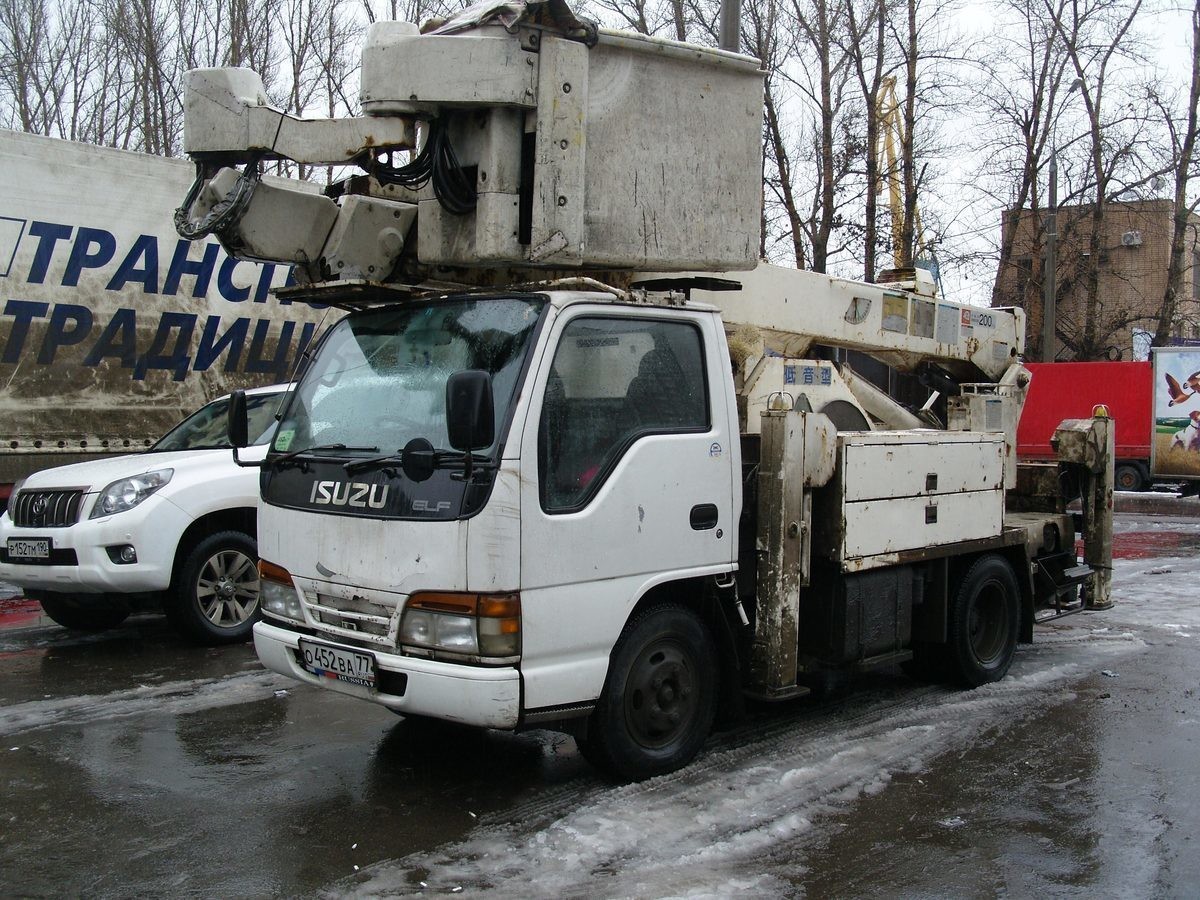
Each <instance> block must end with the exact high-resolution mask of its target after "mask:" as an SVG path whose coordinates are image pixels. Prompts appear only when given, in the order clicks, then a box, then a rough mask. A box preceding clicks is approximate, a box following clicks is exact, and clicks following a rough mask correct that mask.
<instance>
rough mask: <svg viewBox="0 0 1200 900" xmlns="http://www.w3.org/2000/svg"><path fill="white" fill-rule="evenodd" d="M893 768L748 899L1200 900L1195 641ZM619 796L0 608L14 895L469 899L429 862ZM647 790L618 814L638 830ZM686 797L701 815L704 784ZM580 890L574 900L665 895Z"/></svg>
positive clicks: (133, 638) (541, 755)
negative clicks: (1094, 899) (489, 835)
mask: <svg viewBox="0 0 1200 900" xmlns="http://www.w3.org/2000/svg"><path fill="white" fill-rule="evenodd" d="M1126 526H1127V527H1126V528H1125V531H1124V533H1122V534H1119V535H1118V552H1125V553H1126V554H1134V555H1135V556H1136V557H1137V558H1145V559H1147V560H1151V561H1152V560H1153V559H1154V558H1155V556H1156V555H1159V554H1165V555H1174V556H1178V555H1180V554H1190V553H1194V552H1195V551H1196V550H1197V549H1200V525H1198V526H1197V530H1195V531H1186V530H1185V531H1184V532H1182V533H1176V534H1169V535H1162V534H1156V533H1153V532H1151V531H1139V530H1138V526H1137V524H1136V522H1134V524H1132V525H1130V524H1129V523H1128V522H1127V523H1126ZM9 593H10V594H11V593H12V592H11V591H10V592H9ZM1088 615H1094V614H1088ZM1083 619H1084V617H1082V616H1080V617H1072V618H1070V619H1064V620H1062V622H1061V623H1054V624H1052V625H1050V626H1048V627H1047V630H1048V631H1049V633H1050V634H1051V635H1053V636H1055V637H1056V638H1057V639H1059V640H1060V641H1062V642H1065V644H1069V643H1070V641H1071V640H1076V639H1079V640H1083V639H1084V637H1086V634H1087V633H1088V632H1089V629H1091V628H1094V626H1095V624H1096V623H1095V622H1094V621H1093V622H1091V623H1085V624H1083V625H1081V624H1079V623H1081V622H1082V621H1083ZM1081 635H1082V636H1083V637H1080V636H1081ZM1037 648H1038V645H1037V644H1036V643H1035V645H1034V649H1033V650H1032V651H1030V652H1031V653H1032V654H1033V655H1031V656H1029V657H1027V659H1029V660H1033V661H1035V662H1036V653H1038V652H1040V651H1038V649H1037ZM1055 652H1063V653H1064V655H1068V654H1069V648H1068V649H1067V650H1065V651H1055ZM1047 666H1048V667H1050V666H1049V664H1047ZM1027 668H1028V666H1027ZM1034 668H1036V666H1034ZM1050 668H1052V667H1050ZM921 690H922V688H921V686H919V685H917V684H916V683H914V682H909V681H908V680H907V679H905V678H904V677H903V676H902V675H899V674H898V673H896V674H885V675H883V676H877V677H874V678H872V679H869V680H867V681H866V682H865V683H864V684H856V685H854V686H852V687H851V688H850V691H851V695H852V696H853V697H858V698H859V700H858V701H855V702H860V703H862V704H864V705H867V706H869V705H870V704H871V703H874V702H876V701H875V699H874V698H875V697H876V696H879V697H883V698H885V699H883V700H880V701H879V702H880V703H887V702H895V698H896V697H900V698H905V697H914V698H917V699H916V701H914V702H917V701H919V698H920V691H921ZM864 698H865V699H864ZM843 702H845V700H844V698H828V699H824V700H815V701H812V702H809V703H806V704H800V705H797V704H792V705H791V706H790V707H788V708H783V709H780V708H770V709H757V710H753V711H752V714H751V716H750V719H749V721H748V722H747V723H745V724H743V725H741V726H739V730H735V731H734V732H733V734H732V735H730V734H725V735H722V736H720V737H719V738H718V739H717V741H718V744H719V745H720V746H721V747H726V746H737V745H738V743H739V742H742V741H746V740H748V741H754V740H757V739H761V737H762V735H764V734H766V733H774V732H777V731H779V730H780V729H786V728H790V727H792V726H791V724H790V723H791V721H792V720H793V719H794V718H795V717H799V719H800V721H805V720H806V718H807V721H809V723H810V724H811V723H814V722H817V723H819V722H824V723H825V725H823V726H822V727H825V728H827V729H828V730H830V731H831V732H836V730H837V728H838V715H839V713H838V710H839V707H838V706H837V704H839V703H843ZM813 727H815V726H813ZM890 727H893V726H891V725H889V724H888V723H887V721H886V720H882V724H881V725H880V729H881V730H880V733H879V734H878V735H875V736H872V735H871V734H869V733H868V734H867V735H866V736H865V737H864V738H863V740H862V743H863V745H864V747H867V748H869V746H870V744H871V742H872V741H873V740H876V739H878V740H881V741H882V740H884V739H886V737H887V729H888V728H890ZM710 753H712V751H711V750H710ZM733 760H734V762H733V763H731V764H736V763H737V759H736V756H735V757H733ZM892 768H893V771H892V772H891V773H890V774H889V776H888V778H887V779H886V780H885V783H883V784H882V785H881V787H880V789H879V790H871V791H865V792H863V793H862V794H861V795H860V796H856V797H854V798H853V799H851V800H846V799H845V798H840V799H837V800H836V801H834V800H833V799H828V798H826V799H823V800H822V802H821V803H819V804H817V805H816V806H815V808H806V809H805V810H804V812H805V815H808V816H811V819H812V827H811V828H807V829H805V831H804V833H803V837H802V838H797V837H796V836H795V835H789V836H787V837H786V838H781V839H780V841H779V842H778V843H777V844H776V845H775V846H773V847H771V848H770V849H769V850H768V851H767V852H766V853H764V854H763V855H762V858H761V859H758V860H754V859H750V860H744V861H741V862H739V863H738V864H737V866H738V870H739V871H742V870H744V874H745V875H746V876H747V877H748V878H749V879H750V880H749V881H748V882H747V883H748V884H754V883H755V882H754V880H753V878H754V877H755V873H756V872H757V871H759V870H761V871H770V872H771V873H772V874H771V879H770V881H769V882H767V883H768V884H769V885H770V890H769V893H771V894H774V895H783V896H808V897H827V896H828V897H835V896H836V897H877V896H914V897H928V896H937V897H992V896H1000V895H1006V896H1044V895H1052V896H1080V895H1087V896H1127V895H1129V893H1128V892H1129V889H1130V885H1137V886H1144V889H1145V890H1144V891H1142V890H1141V889H1139V890H1138V892H1137V893H1138V894H1139V895H1141V896H1154V897H1196V896H1200V634H1198V635H1196V636H1195V637H1193V636H1192V635H1190V634H1187V633H1184V634H1183V635H1182V636H1179V635H1176V634H1174V633H1171V632H1165V633H1162V634H1156V635H1154V636H1152V637H1151V638H1149V639H1147V640H1146V643H1145V646H1144V647H1143V648H1142V649H1141V650H1139V651H1138V652H1133V653H1128V654H1125V655H1124V656H1122V657H1121V658H1120V671H1119V672H1114V671H1109V670H1100V669H1098V668H1096V667H1091V668H1090V669H1089V670H1087V671H1081V672H1080V673H1078V674H1076V675H1073V676H1072V677H1070V678H1069V679H1068V680H1067V681H1066V682H1064V684H1063V685H1062V686H1061V689H1056V690H1055V691H1053V692H1051V693H1049V694H1047V695H1046V697H1045V700H1044V702H1039V703H1034V704H1031V705H1028V706H1026V707H1023V708H1021V709H1019V710H1018V711H1016V712H1014V711H1013V709H1012V708H1009V707H1001V708H998V709H997V710H996V712H995V713H994V720H993V721H985V722H984V723H983V724H982V725H981V726H979V727H975V728H973V729H971V730H970V731H969V733H966V732H965V733H964V736H963V738H962V739H961V740H955V739H954V737H953V735H951V736H950V737H948V738H946V739H945V746H944V748H943V749H941V750H939V752H937V753H936V754H934V755H933V756H932V758H925V759H921V760H919V761H918V762H916V763H914V764H913V765H912V766H908V767H906V766H900V767H899V770H896V766H894V765H893V766H892ZM693 780H695V779H694V778H693ZM612 790H613V789H612V788H611V787H610V786H609V785H607V784H605V783H604V782H603V781H602V780H600V779H599V778H598V777H596V776H595V775H594V774H593V772H592V771H591V770H590V769H589V767H588V766H587V764H586V763H585V762H583V760H582V759H581V758H580V757H579V755H578V753H577V751H576V749H575V746H574V742H573V741H572V740H571V739H569V738H566V737H563V736H559V735H555V734H551V733H548V732H531V733H528V734H522V735H509V734H502V733H496V732H478V731H472V730H465V729H460V728H455V727H451V726H439V725H436V724H430V723H419V722H410V721H406V720H402V719H400V718H399V717H397V716H395V715H393V714H391V713H389V712H387V711H386V710H383V709H380V708H377V707H374V706H372V705H369V704H365V703H357V702H351V701H347V700H345V699H343V698H340V697H337V696H334V695H329V694H326V693H323V692H320V691H317V690H313V689H310V688H308V687H306V686H302V685H297V684H294V683H291V682H288V681H287V680H285V679H283V678H282V677H278V676H275V675H274V674H272V673H268V672H266V671H264V670H263V669H262V668H261V667H260V666H259V665H258V663H257V660H256V659H255V657H254V653H253V650H252V648H251V647H250V646H249V645H243V646H235V647H225V648H218V649H207V648H197V647H193V646H190V645H188V644H186V643H184V642H182V641H181V640H180V639H179V638H177V637H176V636H175V635H174V634H173V633H172V632H171V631H170V630H169V628H168V627H167V625H166V623H165V621H164V620H163V619H162V618H161V617H157V616H152V615H143V616H139V617H135V618H133V619H131V620H129V621H128V622H127V623H126V624H125V625H123V626H122V627H121V628H119V629H116V630H114V631H112V632H109V633H106V634H103V635H96V636H79V635H75V634H72V633H70V632H67V631H65V630H64V629H62V628H59V627H58V626H56V625H54V624H53V623H51V622H49V621H48V620H46V619H44V618H42V617H41V616H40V614H39V608H38V607H37V605H36V604H34V603H30V602H29V601H24V600H22V599H21V598H20V597H19V596H9V597H5V596H4V594H3V593H0V873H3V874H2V876H0V880H2V881H3V888H0V890H2V891H3V893H4V895H5V896H37V897H40V896H55V897H58V896H96V897H125V896H203V897H260V896H295V895H302V896H303V895H314V894H325V895H334V896H337V895H342V894H345V893H350V892H354V891H360V890H362V888H361V885H362V884H363V883H364V880H365V878H366V876H367V874H368V873H369V872H371V871H378V867H379V866H380V865H384V866H391V868H390V869H389V870H388V871H391V872H392V873H393V875H392V876H391V877H393V879H394V881H393V884H392V886H391V887H389V889H388V891H387V892H391V891H392V890H393V889H394V890H395V891H397V892H402V893H407V892H413V893H441V892H451V891H454V888H456V887H459V885H457V884H455V885H454V886H450V885H449V883H441V884H439V883H436V882H434V883H432V886H430V887H429V888H428V889H426V888H423V887H422V882H423V881H425V880H426V879H429V878H430V877H431V873H430V872H429V864H428V860H429V859H436V858H445V857H447V856H450V857H452V856H453V855H454V853H455V852H456V851H455V849H454V848H455V847H456V846H458V845H459V843H460V842H462V841H464V840H467V839H468V838H470V836H471V835H472V834H473V833H474V832H475V831H476V830H477V829H480V828H482V827H485V826H486V827H496V825H497V823H501V824H504V823H507V824H506V825H505V827H509V828H512V829H516V830H515V831H514V832H513V833H514V834H522V833H524V834H527V833H530V832H533V831H536V830H537V829H538V828H541V827H543V826H544V825H545V822H546V821H547V820H550V819H553V818H554V817H555V816H559V815H569V814H571V812H572V811H573V810H576V811H577V810H578V809H579V808H581V807H583V806H585V805H586V804H589V803H592V802H595V800H596V798H601V797H607V796H608V794H609V793H611V792H612ZM641 796H642V795H641V794H634V795H631V797H630V800H629V802H628V814H629V816H630V817H632V819H634V820H636V819H637V816H638V809H637V803H638V798H639V797H641ZM693 796H694V797H697V798H699V799H697V800H695V801H694V802H695V803H697V804H698V805H699V807H700V809H699V811H698V813H697V814H703V813H705V812H706V810H705V809H704V806H705V802H706V801H705V800H704V792H703V786H702V785H700V786H699V787H694V788H693ZM531 810H533V811H534V812H531ZM707 812H709V813H714V810H712V809H710V810H707ZM714 814H715V813H714ZM646 837H647V840H653V839H654V835H653V834H648V835H647V836H646ZM439 855H440V857H439ZM397 860H401V861H403V860H412V861H413V862H412V863H411V864H404V863H401V864H400V865H396V863H395V861H397ZM631 864H632V863H631ZM613 865H614V866H617V867H619V866H620V865H621V863H620V861H619V860H617V861H615V862H614V863H613ZM373 867H374V868H373ZM371 883H372V884H378V881H376V882H371ZM630 883H633V884H636V885H638V887H637V888H636V889H631V888H629V887H627V885H628V884H630ZM736 883H737V882H728V881H726V882H722V883H721V885H719V886H718V885H713V886H712V887H711V891H712V892H713V893H718V894H726V893H735V892H738V891H735V890H734V889H732V888H731V887H730V884H736ZM579 884H580V885H582V886H581V887H579V888H577V891H576V893H578V895H580V896H584V895H597V896H618V895H619V896H637V895H640V896H665V895H668V894H671V893H672V892H673V889H672V888H671V886H670V885H669V884H668V883H665V882H664V883H662V884H658V883H656V882H654V881H653V880H650V881H648V882H646V881H634V882H629V881H628V880H626V881H624V882H620V883H615V884H613V885H610V884H609V883H607V882H605V881H604V880H603V879H599V880H596V881H594V882H590V881H588V880H587V878H583V879H582V880H581V881H580V882H579ZM623 885H624V886H623ZM486 886H487V882H486V880H485V881H484V882H483V883H482V884H477V885H476V886H475V888H474V890H473V889H472V887H471V885H470V884H468V885H467V890H466V891H465V892H466V893H468V894H469V893H473V892H480V891H482V889H483V888H484V887H486ZM493 886H494V885H493ZM526 887H527V888H528V891H527V893H528V894H530V895H537V894H539V893H540V892H539V890H538V888H537V885H536V884H535V883H533V882H530V883H529V884H528V885H526ZM500 888H501V889H500V891H499V892H500V893H502V894H508V895H519V894H520V893H522V890H521V887H520V886H519V885H518V886H514V885H513V884H512V883H511V882H509V883H506V885H501V886H500ZM372 892H374V891H373V889H370V890H366V893H372ZM701 893H705V891H704V890H703V889H702V890H701ZM751 893H757V892H756V891H751Z"/></svg>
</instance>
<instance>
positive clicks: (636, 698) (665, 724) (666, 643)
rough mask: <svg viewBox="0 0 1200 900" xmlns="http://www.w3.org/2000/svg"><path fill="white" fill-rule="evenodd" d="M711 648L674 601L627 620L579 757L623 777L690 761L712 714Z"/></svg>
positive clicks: (691, 618) (640, 776)
mask: <svg viewBox="0 0 1200 900" xmlns="http://www.w3.org/2000/svg"><path fill="white" fill-rule="evenodd" d="M716 661H717V652H716V647H715V646H714V644H713V640H712V637H711V635H710V634H709V632H708V629H707V628H706V627H705V625H704V623H703V622H702V621H701V620H700V619H699V617H697V616H696V615H695V614H694V613H692V612H691V611H690V610H687V609H684V608H683V607H680V606H674V605H664V606H655V607H651V608H649V609H647V610H645V611H644V612H642V613H640V614H638V615H637V616H636V617H635V618H634V619H633V620H631V621H630V622H629V624H627V625H626V626H625V630H624V631H623V632H622V634H621V638H620V640H619V641H618V642H617V646H616V649H615V650H614V652H613V656H612V662H611V663H610V665H609V671H608V679H607V680H606V682H605V685H604V692H603V693H602V694H601V695H600V699H599V701H597V703H596V710H595V712H594V713H593V714H592V721H591V722H590V723H589V728H588V736H587V738H586V739H585V740H584V741H583V742H581V745H580V749H581V751H582V753H583V755H584V757H585V758H586V759H587V760H588V761H589V762H591V763H592V764H593V765H595V766H596V767H597V768H599V769H602V770H604V771H606V772H608V773H609V774H611V775H615V776H616V777H618V778H621V779H624V780H629V781H640V780H641V779H643V778H649V777H651V776H654V775H662V774H665V773H667V772H673V771H675V770H676V769H680V768H682V767H683V766H686V765H687V764H688V763H689V762H691V761H692V760H693V759H694V758H695V756H696V754H697V753H698V752H699V751H700V747H701V746H702V745H703V744H704V741H705V739H706V738H707V737H708V734H709V732H710V731H711V729H712V723H713V718H714V716H715V714H716V693H717V691H716V689H717V670H716Z"/></svg>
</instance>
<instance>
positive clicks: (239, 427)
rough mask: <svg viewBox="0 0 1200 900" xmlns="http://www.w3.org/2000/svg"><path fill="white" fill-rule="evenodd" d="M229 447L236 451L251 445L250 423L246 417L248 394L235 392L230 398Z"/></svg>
mask: <svg viewBox="0 0 1200 900" xmlns="http://www.w3.org/2000/svg"><path fill="white" fill-rule="evenodd" d="M227 430H228V432H229V445H230V446H231V447H233V448H234V449H235V450H236V449H238V448H242V447H246V446H248V445H249V444H250V421H249V419H248V418H247V416H246V392H245V391H234V392H233V394H232V395H230V397H229V425H228V426H227Z"/></svg>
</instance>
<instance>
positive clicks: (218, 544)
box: [164, 531, 259, 644]
mask: <svg viewBox="0 0 1200 900" xmlns="http://www.w3.org/2000/svg"><path fill="white" fill-rule="evenodd" d="M257 560H258V548H257V545H256V544H255V542H254V540H253V539H252V538H251V537H250V536H249V535H246V534H243V533H242V532H240V531H220V532H217V533H216V534H212V535H209V536H208V537H206V538H205V539H204V540H202V541H201V542H200V543H199V544H197V545H196V546H195V547H194V548H193V549H192V551H191V552H190V553H189V554H188V555H187V558H186V559H185V560H184V562H183V564H182V565H181V566H180V569H179V574H178V577H177V579H176V583H175V585H174V588H173V590H172V593H171V595H170V596H169V597H168V598H167V600H166V603H165V604H164V605H165V609H166V613H167V618H169V619H170V620H171V624H172V625H174V626H175V628H177V629H178V630H179V631H180V632H182V633H183V635H184V636H185V637H188V638H190V639H192V640H194V641H196V642H198V643H201V644H233V643H237V642H239V641H244V640H246V639H247V638H249V637H250V632H251V630H252V629H253V628H254V623H255V622H256V621H258V618H259V611H258V561H257Z"/></svg>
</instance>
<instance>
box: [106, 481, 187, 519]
mask: <svg viewBox="0 0 1200 900" xmlns="http://www.w3.org/2000/svg"><path fill="white" fill-rule="evenodd" d="M174 474H175V470H174V469H156V470H154V471H153V472H145V473H143V474H141V475H134V476H133V477H132V478H122V479H121V480H120V481H114V482H113V483H112V484H110V485H109V486H108V487H106V488H105V489H104V490H103V491H101V492H100V499H98V500H97V501H96V505H95V506H94V507H93V508H92V514H91V516H89V518H92V519H98V518H100V517H101V516H111V515H113V514H114V513H119V512H125V510H127V509H133V508H134V507H135V506H137V505H138V504H139V503H141V502H142V501H143V500H145V499H146V498H147V497H149V496H150V495H151V494H153V493H154V492H155V491H157V490H158V489H159V488H160V487H162V486H163V485H164V484H166V483H167V482H168V481H170V480H171V476H172V475H174Z"/></svg>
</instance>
